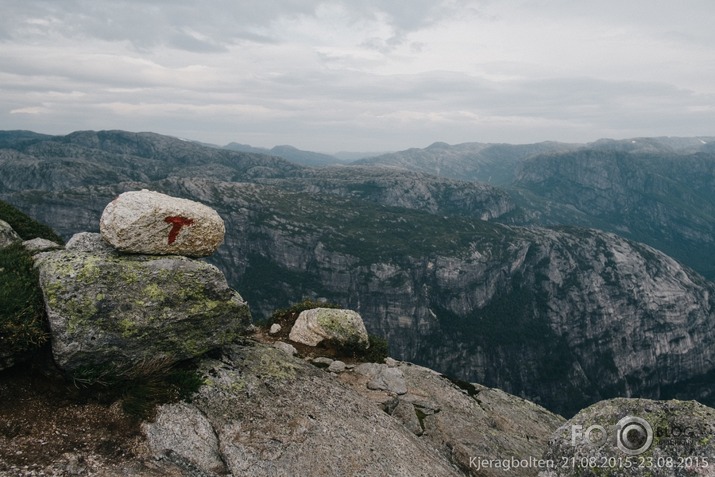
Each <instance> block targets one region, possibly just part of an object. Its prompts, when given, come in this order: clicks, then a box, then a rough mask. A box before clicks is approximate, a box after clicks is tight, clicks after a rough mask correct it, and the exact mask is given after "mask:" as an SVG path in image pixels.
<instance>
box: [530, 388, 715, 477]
mask: <svg viewBox="0 0 715 477" xmlns="http://www.w3.org/2000/svg"><path fill="white" fill-rule="evenodd" d="M714 435H715V409H713V408H710V407H707V406H703V405H702V404H699V403H697V402H695V401H651V400H647V399H613V400H608V401H602V402H599V403H597V404H594V405H593V406H591V407H589V408H587V409H584V410H583V411H581V412H579V413H578V414H577V415H576V416H574V417H573V418H572V419H570V420H569V421H567V422H566V423H564V424H563V425H562V426H561V427H559V429H558V430H557V431H556V432H555V433H554V434H553V436H552V438H551V440H550V441H549V446H548V450H547V452H546V453H545V454H544V456H543V461H544V462H548V463H549V467H550V468H548V469H544V470H543V471H542V472H540V473H539V476H540V477H570V476H580V475H619V476H644V477H645V476H652V477H673V476H675V477H685V476H692V475H715V471H714V470H713V463H712V459H713V456H715V440H713V436H714Z"/></svg>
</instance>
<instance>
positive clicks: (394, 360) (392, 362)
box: [385, 357, 400, 368]
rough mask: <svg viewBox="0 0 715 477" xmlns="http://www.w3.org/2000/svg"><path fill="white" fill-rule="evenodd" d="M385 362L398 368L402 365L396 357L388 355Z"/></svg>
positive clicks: (391, 366)
mask: <svg viewBox="0 0 715 477" xmlns="http://www.w3.org/2000/svg"><path fill="white" fill-rule="evenodd" d="M385 364H386V365H387V366H389V367H390V368H396V367H398V366H399V365H400V362H399V361H397V360H396V359H393V358H390V357H387V358H385Z"/></svg>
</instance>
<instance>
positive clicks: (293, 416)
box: [144, 342, 563, 476]
mask: <svg viewBox="0 0 715 477" xmlns="http://www.w3.org/2000/svg"><path fill="white" fill-rule="evenodd" d="M392 365H393V367H390V368H389V369H394V370H396V371H399V372H400V373H403V375H404V378H405V379H406V380H407V387H408V389H409V391H408V392H407V393H404V394H402V395H397V394H394V393H392V392H391V391H389V390H370V389H368V388H367V386H366V377H365V376H364V375H362V374H359V373H356V372H354V371H350V370H344V371H343V372H341V373H340V374H338V375H335V374H333V373H331V372H329V371H327V370H323V369H319V368H317V367H315V366H312V365H310V364H307V363H306V362H305V361H303V360H301V359H297V358H294V357H290V356H288V355H287V354H285V353H283V352H281V351H279V350H276V349H274V348H272V347H270V346H266V345H262V344H258V343H255V342H246V343H244V344H242V345H233V346H230V347H228V348H226V349H225V350H224V353H223V355H222V356H221V358H220V359H216V360H205V361H203V363H202V365H201V371H202V373H203V379H204V382H205V385H204V386H203V387H202V388H201V389H200V390H199V391H198V393H197V394H195V395H194V396H193V397H192V399H191V403H179V404H171V405H165V406H162V407H161V408H160V409H159V412H158V415H157V418H156V420H155V421H154V422H152V423H147V424H145V425H144V432H145V434H146V435H147V437H148V441H149V444H150V446H151V449H152V450H153V452H154V453H155V454H156V455H158V456H165V457H164V458H166V459H173V460H174V461H179V462H183V463H184V464H185V465H186V466H188V467H192V468H194V469H198V471H201V472H205V473H206V474H207V475H215V474H222V473H226V472H228V473H230V474H231V475H235V476H239V475H252V476H274V475H279V476H282V475H284V476H292V475H314V476H338V475H364V476H384V475H390V476H421V475H424V476H428V475H429V476H433V475H439V476H450V475H455V476H456V475H474V476H476V475H490V476H491V475H498V474H497V473H494V474H489V473H487V474H483V473H479V472H477V469H476V468H470V457H471V456H477V455H505V456H506V455H516V454H515V453H519V454H518V455H522V456H525V457H527V456H533V457H534V458H536V457H537V456H540V455H541V454H542V453H543V452H544V450H545V447H546V442H547V441H546V438H547V436H549V435H550V434H551V433H552V432H553V431H554V430H555V429H556V427H557V426H558V425H559V424H560V423H561V422H562V421H563V420H562V419H561V418H559V417H558V416H554V415H552V414H551V413H549V412H548V411H546V410H544V409H542V408H539V407H538V406H536V405H534V404H532V403H528V402H526V401H523V400H521V399H518V398H514V397H512V396H507V395H506V394H504V393H501V394H499V393H498V392H495V391H492V390H487V389H485V388H482V390H481V392H483V393H484V395H483V397H484V400H483V401H481V402H480V401H479V400H478V399H475V397H477V398H478V397H479V395H477V396H474V395H471V396H470V395H469V393H467V392H465V391H463V390H462V389H460V388H458V387H457V386H455V385H454V384H452V383H451V382H449V381H448V380H446V379H445V378H443V377H441V376H440V375H438V374H437V373H434V372H433V371H431V370H427V369H424V368H421V367H418V366H413V365H409V364H406V363H400V364H398V363H396V362H395V363H392ZM382 366H385V365H382ZM356 369H357V368H356ZM495 393H496V394H495ZM490 394H491V396H490V397H488V396H489V395H490ZM502 396H503V397H502ZM393 401H395V403H396V404H395V405H392V404H391V403H392V402H393ZM410 413H411V415H410ZM522 422H523V425H522ZM418 429H419V432H418V431H417V430H418ZM489 453H491V454H489ZM512 475H519V476H521V475H535V472H534V471H533V470H531V469H527V470H526V471H525V472H517V473H514V474H512Z"/></svg>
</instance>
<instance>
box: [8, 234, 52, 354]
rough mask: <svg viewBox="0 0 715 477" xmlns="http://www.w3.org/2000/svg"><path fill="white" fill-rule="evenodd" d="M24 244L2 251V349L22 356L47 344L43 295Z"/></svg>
mask: <svg viewBox="0 0 715 477" xmlns="http://www.w3.org/2000/svg"><path fill="white" fill-rule="evenodd" d="M37 280H38V278H37V271H36V270H35V269H34V268H33V262H32V258H31V257H30V255H29V254H28V253H27V252H26V251H25V249H24V248H23V247H22V245H21V244H14V245H11V246H10V247H7V248H5V249H2V250H0V304H1V306H0V349H2V350H3V351H4V352H8V351H9V352H10V353H21V352H25V351H30V350H34V349H37V348H39V347H40V346H42V345H43V344H44V343H45V342H47V340H48V333H47V329H46V327H45V319H44V303H43V301H42V292H41V291H40V288H39V286H38V283H37Z"/></svg>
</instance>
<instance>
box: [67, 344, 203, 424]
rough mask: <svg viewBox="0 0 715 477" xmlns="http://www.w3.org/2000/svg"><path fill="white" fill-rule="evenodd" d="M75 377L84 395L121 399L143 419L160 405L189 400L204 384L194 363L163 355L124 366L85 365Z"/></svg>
mask: <svg viewBox="0 0 715 477" xmlns="http://www.w3.org/2000/svg"><path fill="white" fill-rule="evenodd" d="M72 380H73V381H74V384H75V386H76V387H77V388H78V389H79V390H80V392H81V394H82V395H83V396H84V397H85V398H90V397H93V398H96V399H99V400H102V401H107V402H112V401H115V400H117V399H121V402H122V408H123V409H124V412H126V413H127V414H128V415H130V416H132V417H134V418H137V419H142V420H144V419H147V418H150V417H151V416H152V414H153V413H154V410H155V409H156V407H157V406H158V405H161V404H166V403H170V402H177V401H182V400H190V398H191V396H192V395H193V394H194V393H195V392H196V391H198V389H199V388H200V387H201V385H202V384H203V380H202V378H201V376H200V375H199V374H198V373H197V372H196V368H195V365H194V363H192V362H188V361H187V362H184V363H178V364H172V363H170V362H168V361H167V360H166V359H163V358H156V359H151V360H144V361H141V362H139V363H137V364H135V365H133V366H130V367H127V368H123V369H117V368H110V367H102V368H83V369H79V370H77V371H75V372H74V373H73V374H72Z"/></svg>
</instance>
